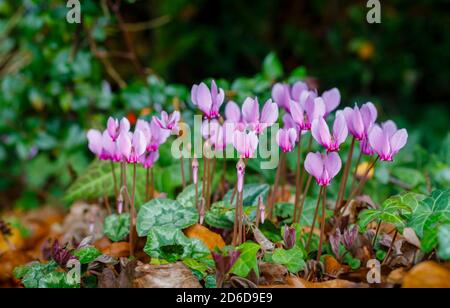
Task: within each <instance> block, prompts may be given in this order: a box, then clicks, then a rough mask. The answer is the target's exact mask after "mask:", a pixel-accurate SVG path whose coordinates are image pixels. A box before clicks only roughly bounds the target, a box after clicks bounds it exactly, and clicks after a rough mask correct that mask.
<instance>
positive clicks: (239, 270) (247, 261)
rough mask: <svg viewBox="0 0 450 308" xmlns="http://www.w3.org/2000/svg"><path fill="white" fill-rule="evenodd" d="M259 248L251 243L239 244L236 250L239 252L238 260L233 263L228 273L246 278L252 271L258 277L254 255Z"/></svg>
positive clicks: (256, 261)
mask: <svg viewBox="0 0 450 308" xmlns="http://www.w3.org/2000/svg"><path fill="white" fill-rule="evenodd" d="M260 248H261V247H260V246H259V245H258V244H256V243H253V242H245V243H243V244H241V245H240V246H239V247H238V248H237V250H238V251H240V252H241V254H240V256H239V258H238V259H237V260H236V263H234V265H233V267H232V268H231V270H230V272H231V273H233V274H235V275H238V276H240V277H247V276H248V274H250V271H251V270H253V271H254V272H255V274H256V275H257V276H259V270H258V260H257V258H256V255H257V253H258V251H259V250H260Z"/></svg>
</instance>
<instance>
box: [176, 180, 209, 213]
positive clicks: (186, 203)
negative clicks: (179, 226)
mask: <svg viewBox="0 0 450 308" xmlns="http://www.w3.org/2000/svg"><path fill="white" fill-rule="evenodd" d="M202 186H203V185H202V182H199V183H198V197H199V198H200V197H201V195H202ZM177 201H178V202H179V203H180V204H181V205H182V206H183V207H185V208H192V209H195V210H197V207H196V206H195V185H194V184H191V185H188V186H186V188H185V189H184V190H183V191H182V192H181V193H180V194H179V195H178V196H177Z"/></svg>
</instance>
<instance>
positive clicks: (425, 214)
mask: <svg viewBox="0 0 450 308" xmlns="http://www.w3.org/2000/svg"><path fill="white" fill-rule="evenodd" d="M449 195H450V189H447V190H435V191H433V192H432V193H431V196H429V197H427V198H425V199H423V200H421V201H420V202H419V205H418V206H417V207H416V208H415V210H414V211H413V213H412V215H411V218H410V220H409V221H408V225H409V226H410V227H411V228H413V229H414V231H415V232H416V234H417V235H418V236H419V237H420V238H422V237H423V236H424V231H425V230H426V229H429V228H431V227H432V225H433V224H435V223H437V222H439V223H440V224H445V223H447V222H450V198H449Z"/></svg>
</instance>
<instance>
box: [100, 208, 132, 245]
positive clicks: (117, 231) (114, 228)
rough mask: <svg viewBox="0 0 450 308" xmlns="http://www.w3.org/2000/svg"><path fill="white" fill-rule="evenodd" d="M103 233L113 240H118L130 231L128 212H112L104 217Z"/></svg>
mask: <svg viewBox="0 0 450 308" xmlns="http://www.w3.org/2000/svg"><path fill="white" fill-rule="evenodd" d="M103 229H104V233H105V235H106V236H107V237H108V238H109V239H110V240H111V241H113V242H119V241H121V240H123V239H124V238H125V237H127V236H128V234H129V233H130V214H129V213H122V214H120V215H118V214H112V215H109V216H107V217H106V218H105V223H104V227H103Z"/></svg>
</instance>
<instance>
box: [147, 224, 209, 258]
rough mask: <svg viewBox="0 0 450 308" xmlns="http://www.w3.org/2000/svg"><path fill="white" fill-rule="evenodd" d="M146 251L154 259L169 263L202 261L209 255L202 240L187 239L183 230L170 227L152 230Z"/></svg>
mask: <svg viewBox="0 0 450 308" xmlns="http://www.w3.org/2000/svg"><path fill="white" fill-rule="evenodd" d="M144 251H145V253H147V254H148V255H149V256H150V257H152V258H158V259H164V260H167V261H169V262H176V261H178V260H184V259H187V258H192V259H202V258H205V257H206V256H208V255H209V250H208V248H207V247H206V246H205V245H204V244H203V243H202V242H201V241H200V240H198V239H195V238H192V239H190V238H187V237H186V236H185V235H184V234H183V232H181V230H179V229H174V228H173V227H170V226H165V227H154V228H152V229H151V230H150V232H149V234H148V238H147V243H146V244H145V247H144Z"/></svg>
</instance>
